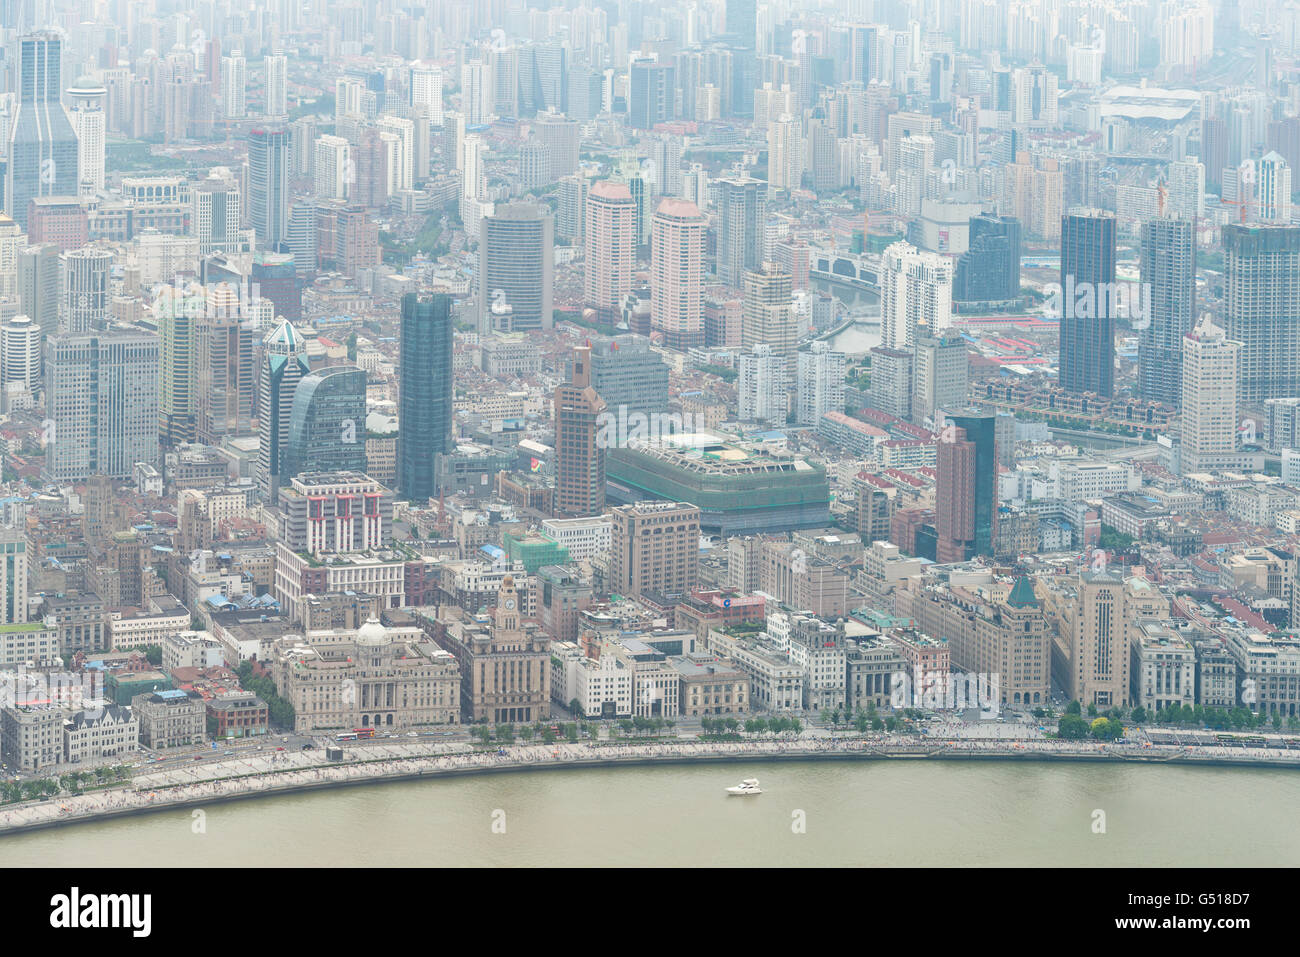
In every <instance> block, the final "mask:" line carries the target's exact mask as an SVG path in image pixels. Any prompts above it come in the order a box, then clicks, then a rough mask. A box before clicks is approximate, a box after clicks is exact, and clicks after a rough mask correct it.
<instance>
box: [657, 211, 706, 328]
mask: <svg viewBox="0 0 1300 957" xmlns="http://www.w3.org/2000/svg"><path fill="white" fill-rule="evenodd" d="M707 228H708V223H707V222H706V221H705V219H704V217H703V216H702V215H700V211H699V209H698V208H697V207H696V205H695V204H694V203H690V202H687V201H686V200H684V199H663V200H660V202H659V207H658V209H656V210H655V214H654V217H653V218H652V220H651V224H650V230H651V232H650V236H651V239H650V328H651V329H652V330H654V331H656V332H662V333H663V336H664V344H665V345H667V346H668V347H669V348H670V349H679V350H681V351H683V352H685V351H686V350H687V349H690V348H693V347H695V346H702V345H704V302H703V298H702V296H701V286H702V283H703V279H704V233H705V231H706V230H707Z"/></svg>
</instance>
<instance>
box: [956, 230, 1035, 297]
mask: <svg viewBox="0 0 1300 957" xmlns="http://www.w3.org/2000/svg"><path fill="white" fill-rule="evenodd" d="M969 236H970V238H969V245H968V246H967V249H966V252H964V253H962V254H961V256H959V257H958V259H957V271H956V274H955V275H954V276H953V283H952V297H953V299H954V300H956V301H957V302H978V303H994V302H998V303H1002V302H1008V301H1010V300H1013V299H1019V298H1020V220H1018V219H1013V218H1011V217H1009V216H1008V217H998V216H973V217H971V221H970V234H969Z"/></svg>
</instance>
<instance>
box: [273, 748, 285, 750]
mask: <svg viewBox="0 0 1300 957" xmlns="http://www.w3.org/2000/svg"><path fill="white" fill-rule="evenodd" d="M275 750H277V751H283V750H284V748H276V749H275Z"/></svg>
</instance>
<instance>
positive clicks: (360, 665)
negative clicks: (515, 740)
mask: <svg viewBox="0 0 1300 957" xmlns="http://www.w3.org/2000/svg"><path fill="white" fill-rule="evenodd" d="M274 654H275V660H274V662H273V663H272V668H271V670H272V674H273V675H274V676H275V685H276V689H277V690H278V691H279V693H280V695H281V696H282V697H284V698H286V699H287V700H288V701H289V703H290V704H292V705H293V708H294V730H296V731H338V732H340V733H347V732H351V731H354V730H356V729H360V728H375V729H382V730H383V732H384V733H393V734H397V733H401V732H405V731H409V730H411V729H412V728H421V727H429V726H433V725H447V724H458V723H460V685H461V681H460V669H459V668H457V666H456V660H455V659H454V658H453V657H452V656H451V655H450V654H449V653H447V652H446V651H443V650H442V649H440V648H438V647H436V646H434V645H433V644H431V643H429V642H427V641H426V640H425V639H424V635H423V634H422V632H421V631H420V629H419V628H418V627H416V626H414V625H401V626H394V627H388V626H385V625H384V624H383V623H382V622H381V621H379V620H378V619H377V618H370V619H368V620H367V621H366V622H365V624H363V625H362V626H361V627H360V628H357V629H355V630H353V629H347V628H339V629H333V630H330V631H313V632H309V633H308V634H307V635H306V636H305V637H301V636H291V637H287V638H282V639H281V640H280V641H278V642H276V646H275V651H274Z"/></svg>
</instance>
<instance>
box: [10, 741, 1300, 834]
mask: <svg viewBox="0 0 1300 957" xmlns="http://www.w3.org/2000/svg"><path fill="white" fill-rule="evenodd" d="M377 754H379V755H381V756H379V757H376V755H377ZM822 758H845V759H854V758H856V759H892V758H897V759H908V758H911V759H940V760H943V759H978V758H986V759H1001V760H1006V759H1011V760H1021V759H1023V760H1053V759H1059V760H1074V761H1079V760H1085V761H1087V760H1091V761H1144V762H1156V763H1164V762H1174V763H1188V764H1223V765H1243V766H1257V765H1264V766H1274V767H1295V768H1300V751H1294V750H1284V749H1278V748H1269V747H1265V748H1256V749H1250V750H1245V749H1240V748H1238V749H1233V748H1216V747H1206V748H1200V747H1180V746H1172V745H1154V744H1136V745H1135V744H1133V743H1128V742H1122V741H1121V742H1118V743H1114V744H1099V743H1097V742H1095V741H1058V740H1041V739H1040V740H1034V739H1027V740H1020V741H1016V740H1008V739H1006V738H1002V739H962V738H959V737H955V738H952V739H939V740H935V738H934V736H927V737H921V736H903V735H897V734H871V735H864V736H859V735H853V736H844V737H809V736H800V737H794V736H788V737H784V738H770V737H769V738H760V739H751V740H745V741H736V742H730V741H728V742H715V741H694V740H686V739H660V740H648V741H635V740H626V739H624V740H618V741H613V742H595V741H592V742H582V743H577V744H570V743H559V744H517V745H511V746H508V747H500V748H491V749H484V748H483V747H482V746H477V747H476V746H474V745H470V744H431V743H423V742H421V743H414V742H413V743H410V744H389V745H387V746H385V747H383V748H382V749H371V748H367V747H352V748H349V749H348V750H347V751H345V753H344V760H343V761H342V762H330V761H327V760H326V759H325V758H324V756H323V754H321V752H318V751H316V752H301V753H297V754H291V753H284V754H282V755H281V756H280V757H279V758H277V759H276V760H275V761H274V762H272V763H271V764H270V765H269V766H267V765H265V764H261V763H259V764H256V765H255V764H253V763H252V762H250V761H249V760H247V759H234V760H231V761H227V762H217V763H212V764H205V765H203V766H202V767H195V768H185V769H174V770H170V771H162V772H157V771H155V772H152V773H151V772H148V771H143V772H142V773H140V774H137V775H136V776H135V777H133V778H132V779H131V781H130V783H129V784H126V785H122V786H119V787H115V788H111V789H105V790H96V791H92V792H88V793H85V794H79V795H73V796H66V797H56V798H50V799H48V800H44V801H32V802H27V803H24V804H13V805H7V806H4V807H0V835H3V834H4V833H6V832H14V831H22V830H28V829H33V828H41V827H52V826H57V825H60V824H67V823H72V822H75V821H83V820H88V819H91V818H100V817H113V816H118V815H125V814H136V813H143V812H148V811H153V810H164V809H168V808H173V809H174V808H182V807H191V806H197V805H203V804H211V803H217V802H222V801H230V800H236V799H240V798H248V797H256V796H259V795H270V794H278V793H288V792H294V791H303V790H310V789H314V788H321V787H335V786H344V785H349V784H357V783H363V782H373V781H385V780H401V779H406V778H421V777H438V776H442V775H456V774H470V773H482V772H492V771H510V770H528V769H537V768H558V767H581V766H591V765H617V764H641V763H649V762H669V763H671V762H674V761H682V762H686V761H689V762H707V761H748V760H802V759H822Z"/></svg>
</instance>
